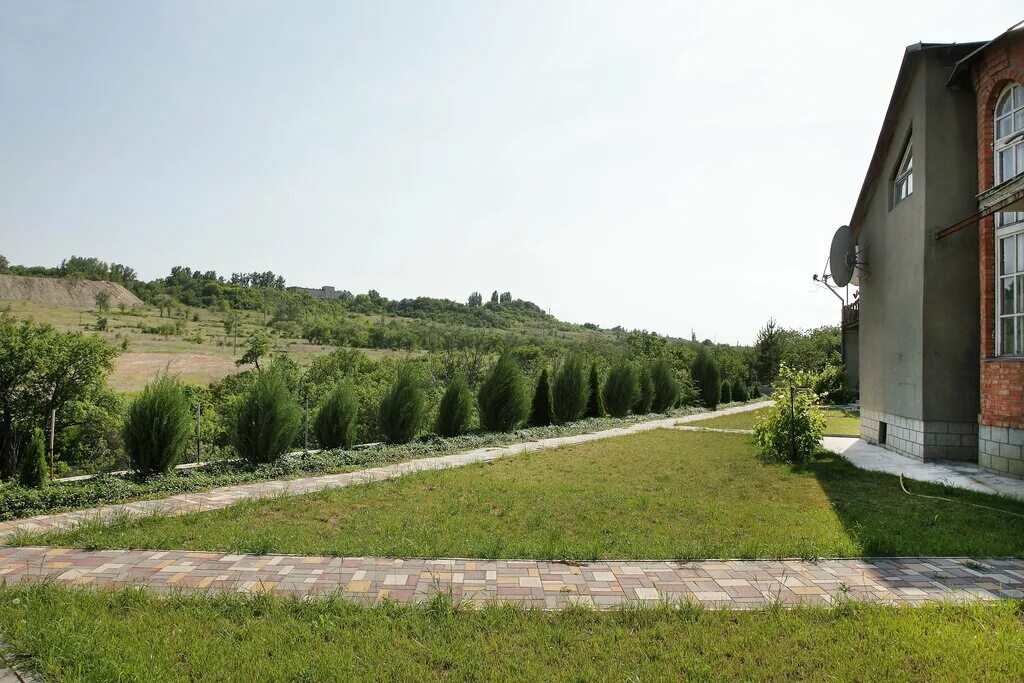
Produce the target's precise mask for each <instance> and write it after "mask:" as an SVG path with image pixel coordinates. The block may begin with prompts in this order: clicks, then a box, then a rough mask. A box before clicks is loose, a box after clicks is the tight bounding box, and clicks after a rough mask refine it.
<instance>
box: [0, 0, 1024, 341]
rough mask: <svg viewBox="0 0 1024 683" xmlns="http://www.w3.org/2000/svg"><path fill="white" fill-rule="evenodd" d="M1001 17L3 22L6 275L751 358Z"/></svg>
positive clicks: (721, 7)
mask: <svg viewBox="0 0 1024 683" xmlns="http://www.w3.org/2000/svg"><path fill="white" fill-rule="evenodd" d="M1022 18H1024V11H1022V10H1021V9H1020V6H1019V4H1018V3H1016V2H1005V1H1004V2H994V1H990V0H976V1H975V2H971V3H966V2H949V1H945V0H925V1H920V0H905V1H902V2H892V1H891V0H887V1H885V2H872V1H868V2H858V3H827V2H776V3H763V2H740V1H737V2H722V3H689V2H681V1H680V2H634V1H631V2H621V1H620V2H606V1H604V0H585V1H579V2H570V1H564V2H551V1H550V0H538V1H533V0H514V1H509V2H482V1H481V2H433V1H431V0H424V1H422V2H420V1H417V2H403V3H394V2H339V1H326V2H312V1H306V2H274V3H267V2H215V3H214V2H162V3H157V2H142V3H140V2H135V1H129V2H104V1H101V0H97V1H95V2H88V3H82V2H49V1H46V0H33V1H32V2H20V1H17V0H0V254H3V255H4V256H6V257H7V258H8V259H9V260H10V261H11V262H12V263H21V264H29V265H56V264H58V263H59V262H60V261H61V259H63V258H65V257H66V256H69V255H71V254H77V255H81V256H96V257H98V258H101V259H103V260H106V261H116V262H119V263H125V264H128V265H131V266H133V267H134V268H136V270H137V271H138V272H139V275H140V276H141V277H142V278H144V279H147V280H148V279H152V278H155V277H160V276H163V275H166V274H167V273H168V271H169V270H170V268H171V267H172V266H174V265H186V266H190V267H192V268H197V269H201V270H204V271H205V270H216V271H217V272H218V273H222V274H225V275H230V273H232V272H236V271H244V272H250V271H264V270H272V271H274V272H276V273H279V274H281V275H283V276H284V277H285V279H286V280H287V282H288V284H290V285H301V286H314V287H318V286H321V285H325V284H329V285H334V286H336V287H338V288H339V289H341V288H344V289H348V290H351V291H353V292H365V291H367V290H369V289H377V290H378V291H380V293H381V294H383V295H384V296H387V297H389V298H403V297H414V296H434V297H447V298H452V299H456V300H463V301H464V300H465V299H466V297H467V296H468V295H469V293H470V292H472V291H474V290H476V291H480V292H483V293H484V296H485V297H487V296H488V295H489V294H490V292H491V291H492V290H500V291H506V290H507V291H510V292H512V294H513V296H515V297H517V298H523V299H528V300H531V301H534V302H536V303H537V304H538V305H540V306H541V307H543V308H544V309H546V310H549V311H550V312H551V313H553V314H554V315H556V316H558V317H559V318H562V319H564V320H569V321H572V322H577V323H583V322H593V323H597V324H599V325H601V326H603V327H612V326H614V325H623V326H624V327H626V328H636V329H647V330H653V331H657V332H659V333H662V334H671V335H673V336H681V337H689V336H690V334H691V332H693V333H695V334H696V335H697V337H698V338H700V339H705V338H710V339H713V340H715V341H718V342H728V343H735V342H741V343H749V342H751V341H752V340H753V339H754V337H755V335H756V332H757V329H758V328H759V327H760V326H762V325H763V324H764V323H765V321H767V320H768V318H775V319H776V320H777V321H778V322H779V323H780V324H781V325H783V326H785V327H795V328H810V327H816V326H818V325H824V324H835V323H837V322H838V319H839V309H838V305H839V302H838V301H837V299H836V298H835V297H833V296H832V295H831V294H830V293H829V292H828V291H825V290H824V289H821V288H820V287H819V286H816V285H815V284H814V283H813V282H812V280H811V275H812V274H813V273H815V272H819V273H820V272H821V270H822V268H823V267H824V262H825V258H826V255H827V251H828V246H829V242H830V240H831V237H832V234H833V232H834V231H835V229H836V228H837V227H838V226H840V225H842V224H844V223H846V222H848V221H849V218H850V215H851V213H852V210H853V205H854V202H855V200H856V197H857V193H858V191H859V189H860V185H861V181H862V179H863V176H864V172H865V170H866V168H867V164H868V160H869V158H870V156H871V152H872V148H873V145H874V142H875V139H876V137H877V134H878V130H879V127H880V125H881V121H882V117H883V115H884V112H885V107H886V106H887V104H888V100H889V96H890V94H891V90H892V86H893V83H894V81H895V78H896V72H897V69H898V67H899V64H900V61H901V59H902V56H903V50H904V48H905V46H907V45H909V44H912V43H916V42H918V41H922V40H923V41H925V42H946V41H949V42H952V41H959V42H967V41H973V40H987V39H990V38H992V37H994V36H995V35H997V34H998V33H1000V32H1002V31H1003V30H1005V29H1006V28H1008V27H1009V26H1011V25H1012V24H1014V23H1016V22H1017V21H1018V20H1020V19H1022Z"/></svg>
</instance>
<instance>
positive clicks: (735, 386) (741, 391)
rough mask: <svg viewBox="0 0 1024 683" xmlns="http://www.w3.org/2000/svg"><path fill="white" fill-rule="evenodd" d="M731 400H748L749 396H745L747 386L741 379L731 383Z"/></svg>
mask: <svg viewBox="0 0 1024 683" xmlns="http://www.w3.org/2000/svg"><path fill="white" fill-rule="evenodd" d="M732 400H734V401H740V402H744V401H748V400H750V397H749V396H747V386H746V385H745V384H743V380H739V379H738V380H736V381H735V382H733V383H732Z"/></svg>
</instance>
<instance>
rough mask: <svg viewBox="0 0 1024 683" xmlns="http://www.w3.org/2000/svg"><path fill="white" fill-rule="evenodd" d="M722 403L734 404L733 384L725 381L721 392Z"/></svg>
mask: <svg viewBox="0 0 1024 683" xmlns="http://www.w3.org/2000/svg"><path fill="white" fill-rule="evenodd" d="M719 396H720V397H721V400H722V403H732V382H730V381H729V380H724V381H723V382H722V390H721V391H720V392H719Z"/></svg>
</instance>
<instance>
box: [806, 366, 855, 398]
mask: <svg viewBox="0 0 1024 683" xmlns="http://www.w3.org/2000/svg"><path fill="white" fill-rule="evenodd" d="M814 393H816V394H817V395H818V396H819V397H820V398H821V400H822V401H824V402H825V403H829V404H832V405H835V404H839V403H849V402H850V401H852V400H853V393H852V392H851V391H849V390H848V389H847V388H846V370H845V369H844V368H843V366H842V365H834V364H831V363H830V364H829V365H826V366H825V369H824V370H822V371H821V373H820V374H818V375H817V376H816V377H815V378H814Z"/></svg>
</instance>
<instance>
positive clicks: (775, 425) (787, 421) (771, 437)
mask: <svg viewBox="0 0 1024 683" xmlns="http://www.w3.org/2000/svg"><path fill="white" fill-rule="evenodd" d="M813 382H814V376H813V375H812V374H811V373H807V372H797V371H795V370H791V369H790V368H788V367H786V365H785V364H783V365H781V366H780V367H779V376H778V379H777V380H776V385H775V393H774V394H773V395H772V400H774V401H775V404H774V405H773V406H771V407H770V408H769V409H768V410H767V411H765V413H764V414H763V415H762V416H761V417H759V418H758V419H757V422H756V424H755V425H754V441H755V442H756V443H757V446H758V448H759V450H760V451H761V455H762V457H764V458H765V459H766V460H769V461H773V462H793V463H804V462H807V461H808V460H809V459H810V458H811V457H812V456H813V455H814V453H815V452H816V451H817V449H818V446H819V443H820V442H821V438H822V436H824V434H825V416H824V415H823V414H822V412H821V411H820V410H819V409H818V396H817V394H815V393H814V391H813Z"/></svg>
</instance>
